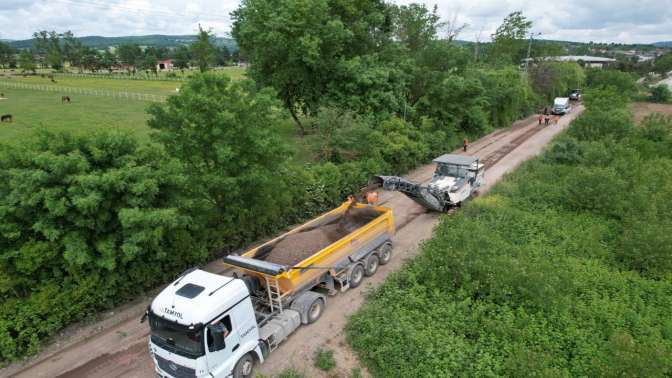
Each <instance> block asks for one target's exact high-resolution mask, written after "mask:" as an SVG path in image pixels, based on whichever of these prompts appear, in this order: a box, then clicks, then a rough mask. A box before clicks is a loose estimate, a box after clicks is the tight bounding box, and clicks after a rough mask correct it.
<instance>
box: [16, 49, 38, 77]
mask: <svg viewBox="0 0 672 378" xmlns="http://www.w3.org/2000/svg"><path fill="white" fill-rule="evenodd" d="M19 66H20V67H21V70H22V71H23V72H28V71H32V72H33V73H35V70H36V67H35V55H33V52H32V51H30V50H22V51H21V54H19Z"/></svg>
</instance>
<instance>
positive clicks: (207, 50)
mask: <svg viewBox="0 0 672 378" xmlns="http://www.w3.org/2000/svg"><path fill="white" fill-rule="evenodd" d="M211 38H213V35H212V32H211V31H210V30H204V29H203V28H202V27H201V25H200V24H199V25H198V35H196V41H195V42H194V43H192V44H191V57H192V59H193V60H194V62H196V65H197V66H198V69H199V70H200V71H201V72H205V71H207V70H208V67H210V66H211V65H212V63H213V62H214V61H215V53H216V50H215V47H214V46H213V45H212V42H211V41H210V39H211Z"/></svg>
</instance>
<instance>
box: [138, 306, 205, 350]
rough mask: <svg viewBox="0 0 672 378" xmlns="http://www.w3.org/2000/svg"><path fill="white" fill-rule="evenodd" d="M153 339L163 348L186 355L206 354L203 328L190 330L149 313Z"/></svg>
mask: <svg viewBox="0 0 672 378" xmlns="http://www.w3.org/2000/svg"><path fill="white" fill-rule="evenodd" d="M149 326H150V328H151V329H152V336H151V340H152V342H153V343H154V344H156V345H158V346H159V347H161V348H164V349H166V350H169V351H171V352H173V353H177V354H179V355H181V356H184V357H189V358H197V357H200V356H202V355H204V354H205V347H204V343H203V329H199V330H189V329H187V328H186V327H185V326H183V325H179V324H175V323H173V322H170V321H168V320H165V319H162V318H160V317H158V316H156V315H154V314H151V312H150V314H149Z"/></svg>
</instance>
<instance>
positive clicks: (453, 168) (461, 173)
mask: <svg viewBox="0 0 672 378" xmlns="http://www.w3.org/2000/svg"><path fill="white" fill-rule="evenodd" d="M438 171H439V174H440V175H441V176H450V177H466V175H467V167H465V166H461V165H452V164H440V165H439V167H438Z"/></svg>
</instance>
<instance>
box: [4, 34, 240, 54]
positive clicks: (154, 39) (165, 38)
mask: <svg viewBox="0 0 672 378" xmlns="http://www.w3.org/2000/svg"><path fill="white" fill-rule="evenodd" d="M77 39H79V40H80V41H82V44H84V45H85V46H89V47H93V48H96V49H105V48H108V47H112V46H119V45H121V44H124V43H135V44H138V45H140V46H154V47H177V46H180V45H189V44H191V43H192V42H194V40H196V36H195V35H162V34H154V35H139V36H127V37H101V36H95V35H94V36H88V37H78V38H77ZM33 43H34V40H33V39H24V40H21V41H9V44H10V45H12V47H14V48H17V49H26V48H30V47H32V46H33ZM214 43H215V45H217V46H223V45H225V46H226V47H228V48H229V50H231V51H235V50H238V46H237V45H236V41H235V40H233V39H231V38H221V37H217V38H215V42H214Z"/></svg>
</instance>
